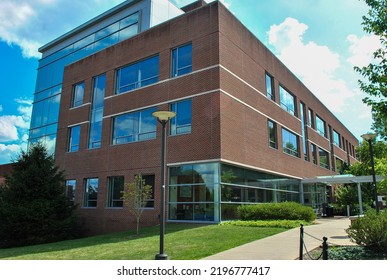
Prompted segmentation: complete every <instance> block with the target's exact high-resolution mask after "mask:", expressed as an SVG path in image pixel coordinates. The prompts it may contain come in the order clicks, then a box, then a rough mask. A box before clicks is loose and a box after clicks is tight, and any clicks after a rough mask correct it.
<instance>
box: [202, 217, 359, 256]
mask: <svg viewBox="0 0 387 280" xmlns="http://www.w3.org/2000/svg"><path fill="white" fill-rule="evenodd" d="M349 225H350V221H349V218H348V217H334V218H321V219H318V220H317V224H315V225H311V226H304V232H305V234H304V243H305V245H306V248H307V249H308V251H311V250H313V249H315V248H317V247H319V246H320V245H321V244H322V239H323V237H324V236H325V237H327V238H328V245H329V246H331V245H356V244H355V243H353V242H351V241H350V239H349V237H348V235H347V233H346V232H345V229H347V228H348V227H349ZM309 235H311V236H313V237H311V236H309ZM314 237H315V238H314ZM316 238H317V239H316ZM299 247H300V228H295V229H291V230H288V231H285V232H283V233H279V234H276V235H273V236H270V237H267V238H263V239H260V240H257V241H254V242H251V243H248V244H244V245H242V246H239V247H235V248H233V249H230V250H227V251H224V252H221V253H218V254H215V255H212V256H209V257H206V258H204V260H295V259H297V258H298V257H299V250H300V249H299ZM304 253H305V250H304Z"/></svg>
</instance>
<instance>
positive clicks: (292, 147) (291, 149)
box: [282, 128, 299, 157]
mask: <svg viewBox="0 0 387 280" xmlns="http://www.w3.org/2000/svg"><path fill="white" fill-rule="evenodd" d="M282 150H283V151H284V153H287V154H289V155H292V156H296V157H298V151H299V148H298V137H297V135H295V134H294V133H292V132H290V131H289V130H286V129H285V128H282Z"/></svg>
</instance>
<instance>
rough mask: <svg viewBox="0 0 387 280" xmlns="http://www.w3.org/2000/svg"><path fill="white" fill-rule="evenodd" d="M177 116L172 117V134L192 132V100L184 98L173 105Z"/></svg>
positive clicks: (172, 108) (172, 109) (172, 107)
mask: <svg viewBox="0 0 387 280" xmlns="http://www.w3.org/2000/svg"><path fill="white" fill-rule="evenodd" d="M171 111H173V112H175V113H176V116H175V117H174V118H172V119H171V135H177V134H185V133H191V125H192V100H191V99H189V100H184V101H180V102H176V103H174V104H172V105H171Z"/></svg>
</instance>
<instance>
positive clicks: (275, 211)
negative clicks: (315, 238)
mask: <svg viewBox="0 0 387 280" xmlns="http://www.w3.org/2000/svg"><path fill="white" fill-rule="evenodd" d="M238 216H239V219H241V220H245V221H247V220H304V221H307V222H311V221H313V220H315V219H316V214H315V213H314V211H313V209H312V208H311V207H309V206H303V205H301V204H299V203H296V202H281V203H262V204H251V205H241V206H239V207H238Z"/></svg>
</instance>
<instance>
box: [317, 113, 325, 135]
mask: <svg viewBox="0 0 387 280" xmlns="http://www.w3.org/2000/svg"><path fill="white" fill-rule="evenodd" d="M316 129H317V132H318V133H320V134H321V135H323V136H325V137H326V135H327V134H326V130H325V121H324V120H323V119H321V118H320V117H319V116H317V115H316Z"/></svg>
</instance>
